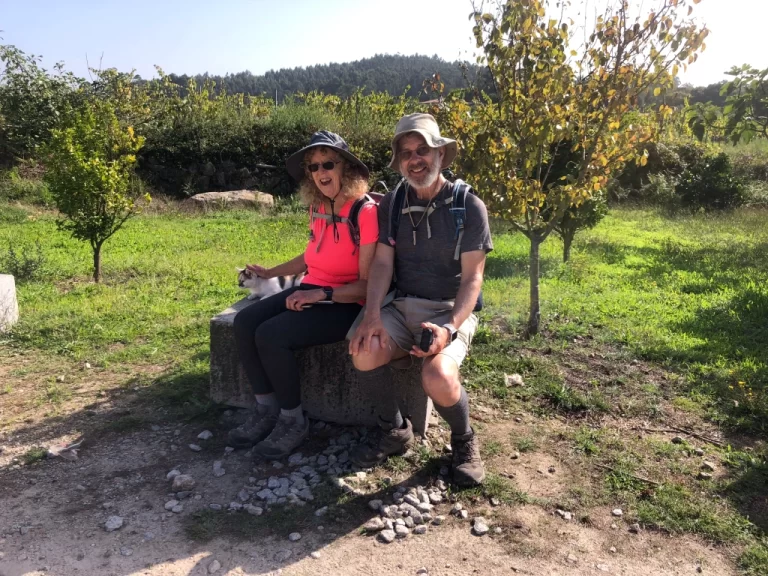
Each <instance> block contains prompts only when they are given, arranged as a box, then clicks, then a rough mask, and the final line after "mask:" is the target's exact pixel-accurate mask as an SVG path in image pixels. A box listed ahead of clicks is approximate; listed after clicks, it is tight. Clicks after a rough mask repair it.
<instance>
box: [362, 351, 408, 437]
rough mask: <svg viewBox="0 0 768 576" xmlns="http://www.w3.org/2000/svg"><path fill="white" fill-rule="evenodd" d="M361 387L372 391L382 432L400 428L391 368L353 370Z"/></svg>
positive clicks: (386, 366) (400, 418)
mask: <svg viewBox="0 0 768 576" xmlns="http://www.w3.org/2000/svg"><path fill="white" fill-rule="evenodd" d="M355 371H356V372H357V378H358V379H359V380H360V384H362V385H363V387H365V388H368V389H369V390H372V391H373V392H374V394H375V398H376V416H377V418H378V420H379V426H380V427H381V428H382V429H383V430H392V429H393V428H402V426H403V424H404V422H403V415H402V414H401V413H400V407H399V406H398V404H397V398H396V396H395V386H394V381H393V378H392V376H393V375H392V368H390V367H389V364H387V365H385V366H379V367H378V368H374V369H373V370H367V371H363V370H355Z"/></svg>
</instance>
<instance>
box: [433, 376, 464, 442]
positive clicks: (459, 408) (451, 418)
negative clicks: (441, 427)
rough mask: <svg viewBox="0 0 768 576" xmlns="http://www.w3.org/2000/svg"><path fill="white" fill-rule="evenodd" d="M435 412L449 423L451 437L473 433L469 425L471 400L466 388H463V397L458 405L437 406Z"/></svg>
mask: <svg viewBox="0 0 768 576" xmlns="http://www.w3.org/2000/svg"><path fill="white" fill-rule="evenodd" d="M435 410H437V413H438V414H440V416H442V417H443V420H445V421H446V422H448V426H450V427H451V436H464V435H465V434H469V433H470V432H471V431H472V428H471V427H470V425H469V398H467V391H466V390H465V389H464V386H462V387H461V396H460V397H459V401H458V402H456V404H454V405H453V406H447V407H446V406H438V405H437V404H435Z"/></svg>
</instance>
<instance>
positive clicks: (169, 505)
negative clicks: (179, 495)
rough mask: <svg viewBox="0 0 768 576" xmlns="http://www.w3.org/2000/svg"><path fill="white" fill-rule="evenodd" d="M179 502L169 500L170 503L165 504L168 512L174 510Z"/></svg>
mask: <svg viewBox="0 0 768 576" xmlns="http://www.w3.org/2000/svg"><path fill="white" fill-rule="evenodd" d="M178 505H179V501H178V500H168V502H166V503H165V506H164V508H165V509H166V510H168V511H170V510H172V509H173V507H174V506H178Z"/></svg>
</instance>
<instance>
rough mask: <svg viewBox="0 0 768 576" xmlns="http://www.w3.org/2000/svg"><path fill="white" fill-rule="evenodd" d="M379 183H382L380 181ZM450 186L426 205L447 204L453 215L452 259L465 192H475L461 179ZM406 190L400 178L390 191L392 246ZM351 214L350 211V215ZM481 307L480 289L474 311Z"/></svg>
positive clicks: (456, 256) (461, 228) (462, 220)
mask: <svg viewBox="0 0 768 576" xmlns="http://www.w3.org/2000/svg"><path fill="white" fill-rule="evenodd" d="M377 184H378V183H377ZM381 184H384V183H383V182H381ZM451 186H452V194H451V196H450V197H448V198H444V199H442V200H439V201H433V202H432V204H431V205H429V206H428V207H429V208H432V209H433V210H436V209H438V208H440V207H442V206H448V209H449V210H450V212H451V216H453V225H454V228H455V233H454V238H455V239H456V249H455V250H454V252H453V259H454V260H459V259H460V258H461V239H462V238H463V237H464V223H465V222H466V221H467V208H466V203H467V194H475V190H474V189H473V188H472V186H470V185H469V184H467V183H466V182H464V181H463V180H461V179H456V180H455V181H453V182H452V183H451ZM385 187H386V185H385ZM407 191H408V185H407V183H406V182H405V179H402V180H400V182H399V183H398V184H397V186H396V187H395V190H394V192H393V193H392V200H391V202H392V203H391V204H390V208H389V231H388V233H387V240H389V244H390V246H392V247H394V246H395V238H397V231H398V229H399V227H400V217H401V216H402V214H403V205H404V204H405V195H406V193H407ZM351 214H352V213H351V211H350V215H351ZM482 309H483V293H482V291H481V292H480V294H478V296H477V303H476V304H475V308H474V311H475V312H479V311H480V310H482Z"/></svg>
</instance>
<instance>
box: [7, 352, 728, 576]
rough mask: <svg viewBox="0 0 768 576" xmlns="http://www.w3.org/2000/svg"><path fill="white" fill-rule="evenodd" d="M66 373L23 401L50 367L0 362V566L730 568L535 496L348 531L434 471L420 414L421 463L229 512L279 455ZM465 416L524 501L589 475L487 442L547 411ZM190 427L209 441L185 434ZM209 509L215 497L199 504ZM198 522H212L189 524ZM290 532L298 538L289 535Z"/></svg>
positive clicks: (437, 444) (313, 447)
mask: <svg viewBox="0 0 768 576" xmlns="http://www.w3.org/2000/svg"><path fill="white" fill-rule="evenodd" d="M11 366H13V367H14V370H11V369H10V367H11ZM19 366H24V367H26V370H21V371H20V370H18V368H19ZM70 368H71V372H70V373H72V374H79V376H76V377H72V379H73V380H74V383H73V386H72V389H73V390H74V392H73V394H72V395H71V396H69V397H67V398H66V399H64V400H62V401H61V402H60V403H58V404H57V405H56V407H55V409H51V408H50V406H49V405H48V404H46V405H40V404H39V403H35V402H25V401H23V398H24V397H25V396H29V395H30V394H31V386H32V385H33V384H32V383H33V382H34V381H35V378H34V375H35V374H42V373H47V374H50V373H51V371H50V370H51V369H50V367H49V366H45V363H44V362H43V361H38V362H35V361H33V360H32V359H29V358H19V357H17V356H9V355H6V356H1V357H0V376H2V378H3V380H5V381H9V382H11V383H12V386H11V387H10V388H11V389H12V392H11V393H9V394H5V395H2V396H0V416H2V418H3V420H4V421H5V424H4V426H3V428H2V431H1V432H0V446H2V447H3V450H2V452H0V576H17V575H32V574H53V575H57V576H70V575H84V574H85V575H91V574H93V575H100V576H101V575H104V576H108V575H112V576H127V575H133V574H144V575H153V576H155V575H157V576H160V575H162V576H175V575H187V574H189V575H192V574H207V573H210V568H211V564H212V563H213V562H214V561H216V562H218V563H219V564H220V568H219V569H218V570H217V571H216V572H215V573H216V574H249V575H263V574H285V575H304V574H306V575H309V574H313V575H316V574H319V575H336V574H345V575H346V574H349V575H356V574H361V575H362V574H366V575H378V574H382V575H383V574H387V575H389V574H392V575H400V574H402V575H415V574H417V573H419V570H421V569H426V571H427V572H422V573H428V574H430V575H464V574H467V575H473V574H483V575H485V574H489V575H497V574H499V575H500V574H527V575H573V576H576V575H587V574H621V575H626V576H634V575H644V576H646V575H653V576H657V575H658V576H662V575H670V576H671V575H689V574H690V575H693V574H697V573H704V574H717V575H730V574H736V573H737V572H736V570H735V568H734V562H733V554H732V553H731V551H730V550H729V549H728V548H726V547H714V546H712V545H708V544H707V543H705V542H704V541H702V540H700V539H698V538H695V537H691V536H669V535H666V534H663V533H658V532H653V531H648V530H641V531H640V532H639V533H637V534H635V533H632V532H630V531H629V526H628V523H627V522H625V521H623V519H621V518H614V517H613V516H612V513H611V506H601V507H598V508H595V509H592V510H589V511H588V516H589V518H590V521H589V522H581V521H578V520H577V519H576V518H573V519H572V520H571V521H567V520H564V519H563V518H561V517H559V516H558V515H557V514H555V511H554V509H553V507H551V506H547V505H541V504H520V503H503V504H502V505H500V506H492V505H491V503H490V500H489V498H487V497H483V496H482V495H479V496H478V494H477V493H471V494H465V493H461V492H458V493H455V494H451V496H450V499H451V500H455V501H458V502H461V503H463V504H464V505H465V507H466V508H468V509H469V511H470V515H469V519H467V520H461V519H459V518H456V517H453V516H451V515H450V514H449V511H450V508H451V506H452V503H451V502H450V501H446V502H445V503H442V504H440V505H438V506H437V507H436V508H437V510H436V514H441V515H445V516H446V520H445V522H444V523H443V524H442V525H440V526H433V525H430V526H429V529H428V532H427V534H425V535H414V534H411V535H409V536H408V537H407V538H405V539H402V540H395V541H394V542H393V543H391V544H383V543H380V542H378V541H377V539H376V538H375V537H374V536H371V535H365V534H363V533H362V530H361V526H362V525H363V524H364V523H365V522H366V521H367V520H368V519H370V518H371V517H373V516H375V515H376V513H375V512H373V511H371V510H369V509H368V507H367V502H368V501H369V500H370V499H371V498H372V497H374V496H375V497H377V498H382V499H384V501H385V503H387V501H388V499H389V498H391V494H392V492H393V491H394V490H395V488H396V487H397V486H400V485H403V486H415V485H417V484H418V485H429V484H431V483H433V482H434V481H435V478H436V472H435V470H436V467H437V468H439V465H440V464H441V463H442V462H443V461H444V460H445V455H444V454H442V455H441V450H442V447H443V446H444V444H445V441H446V440H447V438H448V432H447V430H445V429H443V428H441V427H440V425H439V424H438V425H434V424H436V422H433V426H432V428H431V431H430V434H429V441H430V446H431V450H432V453H433V454H436V456H435V458H437V462H436V464H435V461H434V458H433V460H432V461H431V466H430V465H424V466H419V465H418V464H413V465H412V466H407V467H404V468H399V469H394V470H393V469H391V468H389V469H382V470H376V471H373V472H372V473H369V474H368V476H367V478H366V480H365V481H364V482H361V486H360V492H361V494H360V495H359V496H358V497H349V495H347V496H344V495H343V494H342V493H341V492H339V491H338V490H336V491H335V492H334V489H333V488H332V487H328V488H327V489H326V490H325V492H323V495H322V496H321V497H319V498H318V501H317V502H310V503H308V504H307V505H306V506H304V507H302V508H301V509H299V510H298V511H296V510H293V511H292V512H291V514H287V512H286V511H287V508H286V506H273V507H272V508H271V509H270V510H268V511H266V512H265V513H264V515H263V516H261V517H260V518H257V519H254V518H252V517H249V516H248V515H247V514H246V513H245V512H244V511H239V512H229V511H227V507H228V505H229V503H230V502H231V501H233V500H236V498H237V494H238V492H239V491H240V490H241V489H242V488H243V486H244V485H247V484H249V483H250V484H253V483H254V482H257V481H258V480H260V479H265V478H268V477H270V476H272V475H274V474H276V473H277V472H280V473H285V472H289V471H290V466H289V465H288V464H287V463H286V464H285V468H284V469H281V470H279V471H277V472H276V470H275V468H274V467H273V466H272V465H271V464H270V463H254V462H253V460H252V459H251V458H250V456H249V455H248V454H247V453H245V452H242V451H236V452H231V453H230V452H227V451H226V450H225V446H224V436H225V432H226V428H227V424H226V423H225V422H222V421H221V420H220V419H218V420H214V421H212V422H205V423H201V422H187V423H184V422H178V421H175V420H172V419H169V418H166V417H165V416H164V414H165V412H164V410H163V409H150V408H148V407H147V406H146V405H145V404H141V403H140V402H139V403H138V404H137V397H138V395H139V394H140V391H138V390H137V389H134V388H132V387H131V386H130V385H126V384H124V383H122V384H120V383H119V382H120V381H121V378H122V379H123V380H126V381H130V378H129V377H127V376H126V375H121V374H119V373H117V374H114V373H111V374H108V373H106V372H101V373H96V372H93V373H91V372H87V371H83V370H79V371H78V369H77V367H74V366H73V367H70ZM131 377H132V376H131ZM68 378H69V377H68ZM473 417H474V419H475V423H476V425H478V426H479V429H480V430H481V436H482V438H483V441H484V442H486V443H490V442H492V441H496V440H498V442H497V445H498V446H500V447H501V448H500V450H499V449H497V451H496V453H494V454H493V455H489V456H488V457H487V458H486V461H487V463H488V468H489V470H490V471H492V472H493V473H494V474H496V475H497V476H502V477H505V478H510V480H511V482H512V483H513V484H514V485H515V486H516V487H517V488H518V489H519V490H521V491H524V492H525V493H527V494H528V495H529V496H530V497H531V498H534V499H547V500H548V501H550V502H556V501H557V499H558V497H559V495H561V494H564V493H565V492H566V491H567V489H568V488H569V487H571V486H572V485H574V484H579V483H582V482H584V481H585V479H588V478H589V476H590V473H591V472H590V471H589V470H586V469H584V468H583V467H581V466H580V465H579V464H578V462H574V461H571V460H570V459H569V458H568V457H567V455H565V454H560V453H559V452H558V450H557V447H553V446H550V445H546V444H542V445H540V446H538V447H537V448H535V449H533V450H531V451H528V452H525V453H523V454H520V456H519V457H518V458H515V459H510V452H511V451H512V450H513V449H512V448H511V447H510V446H509V445H508V440H507V441H503V439H508V438H509V437H510V436H511V435H512V436H514V435H515V434H517V435H522V434H528V435H531V434H533V435H534V436H536V435H538V434H539V433H542V434H543V432H542V431H543V430H546V433H547V434H550V435H551V434H552V433H553V432H556V431H557V427H558V426H562V425H563V424H562V422H561V421H560V420H558V419H557V418H548V417H544V416H542V417H537V416H533V415H528V414H526V415H525V417H524V418H520V417H517V418H515V417H514V416H513V415H512V414H509V413H508V412H504V411H503V410H499V409H498V408H495V407H493V405H492V403H491V404H490V405H488V406H485V405H483V402H482V399H473ZM116 423H117V424H116ZM203 429H209V430H211V431H212V432H213V434H214V437H213V438H212V439H210V440H205V441H203V440H198V439H197V435H198V434H199V433H200V432H201V431H202V430H203ZM355 433H356V431H355V430H350V429H344V428H340V427H331V428H326V429H325V430H323V431H322V433H315V434H313V437H312V438H311V439H310V442H309V443H308V445H307V446H306V447H304V448H303V449H302V452H303V454H304V455H305V456H310V455H312V454H315V453H319V452H321V451H322V450H323V449H325V448H326V447H328V445H329V444H330V443H333V442H335V439H338V438H339V437H341V436H342V435H344V434H346V435H349V434H353V435H354V434H355ZM81 436H85V441H84V443H83V445H82V449H81V451H80V453H79V457H78V458H77V459H76V460H74V461H68V460H65V459H62V458H44V459H41V460H40V461H37V462H33V463H25V462H24V457H25V455H26V454H28V453H29V452H28V451H29V449H30V448H32V447H34V446H45V447H50V446H53V445H56V444H60V443H66V442H71V441H73V440H76V439H78V438H80V437H81ZM190 443H196V444H199V445H200V446H201V451H199V452H195V451H192V450H191V449H190V448H189V444H190ZM441 457H442V458H443V460H442V461H441V460H440V458H441ZM215 460H221V461H222V463H223V467H224V469H225V470H226V474H225V475H223V476H221V477H217V476H214V474H213V473H212V466H213V462H214V461H215ZM413 462H415V461H412V463H413ZM421 464H424V462H421ZM172 469H178V470H180V471H181V472H182V473H184V474H189V475H191V476H192V477H193V478H194V479H195V480H196V482H197V484H196V486H195V488H194V490H193V491H192V493H191V494H190V495H189V497H188V498H187V499H185V500H183V501H181V504H182V505H183V511H181V512H179V513H173V512H170V511H167V510H166V509H165V508H164V505H165V503H166V502H167V501H168V500H170V499H171V498H172V497H173V496H174V495H173V493H172V492H171V490H170V482H169V480H168V479H167V478H166V475H167V474H168V472H169V471H170V470H172ZM385 477H389V479H388V480H386V481H385V480H384V478H385ZM387 482H388V483H387ZM211 504H214V505H216V504H218V505H221V506H222V507H223V508H222V509H221V510H219V511H212V510H211V509H210V505H211ZM324 505H329V506H330V508H331V510H332V512H331V513H330V514H329V515H327V516H323V517H317V516H316V515H315V514H314V511H315V510H316V509H317V508H319V507H321V506H324ZM114 515H117V516H120V517H122V518H123V519H124V524H123V526H122V527H121V528H120V529H118V530H115V531H113V532H107V531H106V530H105V528H104V525H105V522H106V520H107V518H108V517H110V516H114ZM476 516H484V517H485V518H486V519H487V520H488V523H489V525H490V527H491V532H490V533H489V534H487V535H485V536H481V537H479V536H474V535H473V534H472V529H471V519H472V518H474V517H476ZM212 518H213V520H211V519H212ZM256 520H258V523H256V524H254V522H255V521H256ZM210 521H214V522H219V523H218V524H216V523H214V524H213V525H212V527H211V526H209V525H205V523H206V522H210ZM201 531H202V533H204V534H205V537H202V538H201V537H200V534H201ZM292 532H299V533H300V534H301V539H300V540H298V541H297V542H292V541H290V540H289V539H288V534H290V533H292ZM313 553H315V554H314V555H313Z"/></svg>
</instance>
